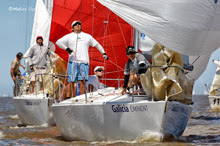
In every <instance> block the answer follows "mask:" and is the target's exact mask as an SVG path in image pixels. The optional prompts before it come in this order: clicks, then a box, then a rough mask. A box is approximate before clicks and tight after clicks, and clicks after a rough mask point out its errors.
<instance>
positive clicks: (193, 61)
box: [190, 56, 200, 65]
mask: <svg viewBox="0 0 220 146" xmlns="http://www.w3.org/2000/svg"><path fill="white" fill-rule="evenodd" d="M199 57H200V56H198V57H197V58H196V59H195V60H194V61H193V63H192V64H190V65H193V64H194V63H195V62H196V61H197V60H198V59H199Z"/></svg>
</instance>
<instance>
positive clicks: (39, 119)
mask: <svg viewBox="0 0 220 146" xmlns="http://www.w3.org/2000/svg"><path fill="white" fill-rule="evenodd" d="M13 100H14V106H15V111H16V113H17V115H18V117H19V119H20V120H21V122H22V123H23V124H25V125H45V124H46V125H48V126H52V125H55V122H54V119H53V113H52V111H51V105H52V103H53V99H51V98H42V97H40V96H39V97H36V95H25V96H21V97H14V98H13Z"/></svg>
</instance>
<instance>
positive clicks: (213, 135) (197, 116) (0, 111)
mask: <svg viewBox="0 0 220 146" xmlns="http://www.w3.org/2000/svg"><path fill="white" fill-rule="evenodd" d="M0 99H1V102H0V145H62V146H63V145H64V146H65V145H68V146H69V145H76V146H89V145H108V146H119V145H120V146H145V145H150V146H157V145H163V146H170V145H178V146H179V145H180V146H188V145H220V111H214V110H210V107H209V103H208V98H207V96H205V95H196V96H193V101H194V105H193V112H192V114H191V118H190V120H189V122H188V125H187V128H186V130H185V132H184V134H183V136H181V137H179V138H178V139H174V138H167V139H165V140H164V141H163V142H159V141H158V140H157V139H155V137H153V136H151V137H148V138H145V139H141V140H135V141H109V142H84V141H75V142H68V141H65V140H64V139H63V137H62V136H61V135H60V133H59V131H58V129H57V128H56V127H49V128H48V127H36V126H35V127H34V126H28V127H22V126H19V123H20V121H19V119H18V118H17V116H16V114H15V111H14V105H13V100H12V98H9V97H7V98H5V97H4V98H3V97H2V98H0Z"/></svg>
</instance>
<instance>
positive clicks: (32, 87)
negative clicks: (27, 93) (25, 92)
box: [30, 81, 35, 93]
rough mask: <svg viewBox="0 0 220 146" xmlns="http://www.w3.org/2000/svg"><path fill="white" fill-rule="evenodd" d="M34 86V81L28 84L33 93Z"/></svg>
mask: <svg viewBox="0 0 220 146" xmlns="http://www.w3.org/2000/svg"><path fill="white" fill-rule="evenodd" d="M34 86H35V81H31V84H30V90H31V93H34Z"/></svg>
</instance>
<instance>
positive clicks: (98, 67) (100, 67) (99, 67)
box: [94, 66, 105, 72]
mask: <svg viewBox="0 0 220 146" xmlns="http://www.w3.org/2000/svg"><path fill="white" fill-rule="evenodd" d="M98 69H102V70H104V69H105V68H104V67H103V66H96V67H95V69H94V72H96V71H97V70H98Z"/></svg>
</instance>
